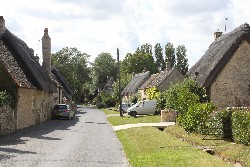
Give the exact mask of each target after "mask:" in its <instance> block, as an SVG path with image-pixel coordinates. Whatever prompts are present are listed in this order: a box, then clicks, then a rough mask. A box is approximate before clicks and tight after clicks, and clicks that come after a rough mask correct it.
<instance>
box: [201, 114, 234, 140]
mask: <svg viewBox="0 0 250 167" xmlns="http://www.w3.org/2000/svg"><path fill="white" fill-rule="evenodd" d="M231 116H232V110H219V111H214V112H213V113H212V114H211V116H210V118H209V119H208V121H207V122H206V125H205V128H209V130H207V132H206V133H211V134H216V136H215V138H221V137H223V139H229V140H232V139H233V138H232V123H231ZM203 133H204V132H203Z"/></svg>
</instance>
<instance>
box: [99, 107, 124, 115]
mask: <svg viewBox="0 0 250 167" xmlns="http://www.w3.org/2000/svg"><path fill="white" fill-rule="evenodd" d="M101 110H102V111H103V112H104V113H105V114H107V115H108V114H120V113H119V112H118V111H116V110H115V108H102V109H101Z"/></svg>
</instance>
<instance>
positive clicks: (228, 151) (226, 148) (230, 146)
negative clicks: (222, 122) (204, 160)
mask: <svg viewBox="0 0 250 167" xmlns="http://www.w3.org/2000/svg"><path fill="white" fill-rule="evenodd" d="M164 132H165V133H168V134H170V135H172V136H175V137H177V138H181V139H182V140H185V141H187V142H189V143H191V144H193V145H196V146H211V147H213V149H214V151H215V153H216V154H217V155H218V156H220V157H221V158H223V159H227V160H229V161H231V162H238V163H240V164H241V165H242V166H250V146H244V145H241V144H235V143H232V142H228V141H224V140H202V138H203V137H204V136H203V135H201V134H193V133H191V134H188V133H187V132H186V131H185V130H184V129H183V128H181V127H180V126H178V125H176V126H170V127H167V128H165V130H164Z"/></svg>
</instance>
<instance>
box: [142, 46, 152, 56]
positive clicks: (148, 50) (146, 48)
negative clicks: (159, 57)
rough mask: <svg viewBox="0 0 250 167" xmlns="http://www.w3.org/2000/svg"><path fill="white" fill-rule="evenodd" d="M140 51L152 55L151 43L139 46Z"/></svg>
mask: <svg viewBox="0 0 250 167" xmlns="http://www.w3.org/2000/svg"><path fill="white" fill-rule="evenodd" d="M141 52H142V53H149V54H151V55H152V45H151V44H149V43H145V44H143V45H142V46H141Z"/></svg>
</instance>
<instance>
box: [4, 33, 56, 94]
mask: <svg viewBox="0 0 250 167" xmlns="http://www.w3.org/2000/svg"><path fill="white" fill-rule="evenodd" d="M0 42H2V44H3V45H4V46H5V47H6V48H7V50H8V51H9V52H10V53H11V55H12V56H13V57H14V60H15V62H16V63H17V66H18V67H11V65H13V64H8V63H6V61H8V60H4V59H3V58H1V61H2V64H5V68H6V69H7V71H8V68H12V71H13V68H19V67H20V68H21V69H22V71H23V74H24V75H25V76H23V77H25V78H27V79H28V81H29V82H30V83H31V84H32V85H33V86H34V87H36V88H37V89H40V90H43V91H46V92H56V91H57V90H56V87H55V85H54V84H53V83H52V80H51V79H50V77H49V76H47V75H46V74H45V72H44V71H43V69H42V67H41V65H40V64H39V63H38V62H36V60H35V56H34V55H33V53H32V50H31V49H30V48H29V47H28V46H27V44H26V43H25V42H24V41H22V40H21V39H20V38H18V37H17V36H15V35H14V34H12V33H11V32H10V31H9V30H8V29H5V31H4V33H0ZM1 56H3V55H1ZM5 56H6V55H5ZM7 56H10V55H7ZM19 74H20V73H19ZM11 76H12V78H15V77H20V76H16V75H15V73H14V72H13V73H11ZM15 81H16V80H15ZM16 82H17V83H16V84H17V85H18V86H23V85H22V83H21V81H16ZM18 82H20V83H18Z"/></svg>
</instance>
